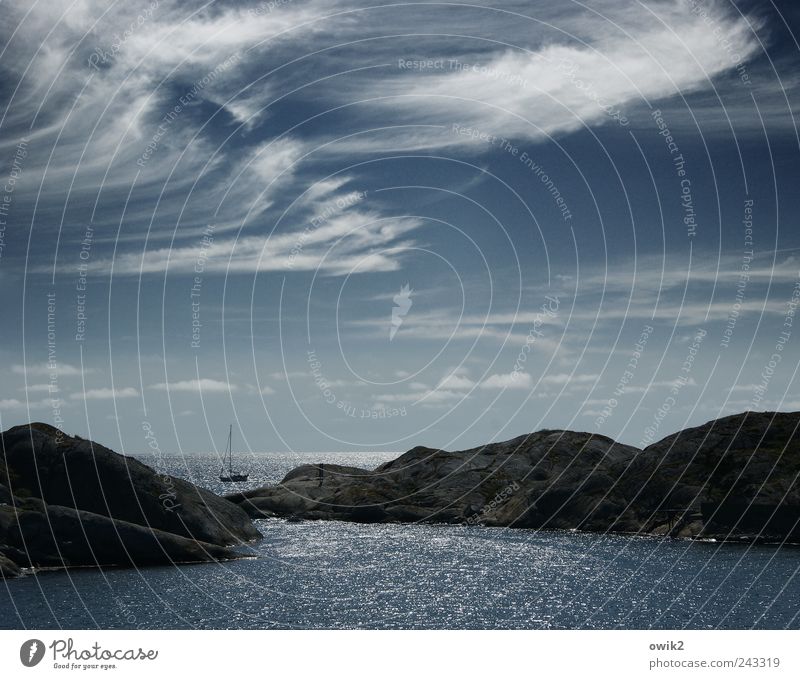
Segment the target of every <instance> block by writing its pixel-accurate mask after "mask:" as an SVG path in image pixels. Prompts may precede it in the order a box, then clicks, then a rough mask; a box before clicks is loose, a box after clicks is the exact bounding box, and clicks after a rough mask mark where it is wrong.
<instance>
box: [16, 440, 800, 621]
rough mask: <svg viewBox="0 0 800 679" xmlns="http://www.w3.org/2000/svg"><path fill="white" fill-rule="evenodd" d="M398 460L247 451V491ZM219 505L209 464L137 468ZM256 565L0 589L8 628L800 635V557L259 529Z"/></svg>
mask: <svg viewBox="0 0 800 679" xmlns="http://www.w3.org/2000/svg"><path fill="white" fill-rule="evenodd" d="M395 456H396V454H395V453H365V452H355V453H262V454H250V455H249V456H248V457H247V458H246V461H245V462H244V466H246V467H247V468H248V471H249V472H250V475H251V477H250V478H251V481H250V482H248V483H247V484H239V485H238V487H240V488H247V487H255V486H259V485H264V484H267V483H275V482H277V481H279V480H280V479H281V478H282V477H283V476H284V475H285V474H286V473H287V472H288V471H289V470H290V469H292V468H294V467H295V466H297V465H299V464H303V463H314V462H325V463H338V464H346V465H355V466H359V467H365V468H373V467H375V466H377V465H379V464H380V463H382V462H384V461H386V460H389V459H392V458H393V457H395ZM137 457H139V458H140V459H141V460H142V461H143V462H145V463H148V464H151V465H152V466H154V467H155V468H157V469H158V471H159V472H162V473H169V474H171V475H174V476H178V477H182V478H185V479H188V480H190V481H192V482H193V483H196V484H198V485H200V486H204V487H206V488H209V489H210V490H213V491H215V492H217V493H224V492H230V491H231V489H232V488H231V484H222V483H220V482H219V479H218V475H219V458H218V457H217V456H216V455H212V454H207V455H205V454H193V455H175V456H168V455H166V456H159V458H158V459H155V458H153V457H151V456H148V455H141V456H137ZM256 523H257V526H258V528H259V530H260V531H261V533H262V534H263V536H264V538H263V540H260V541H259V542H257V543H256V544H253V545H251V546H249V547H248V548H246V549H245V550H243V551H244V552H245V553H246V554H247V557H246V558H243V559H239V560H234V561H227V562H223V563H216V564H195V565H174V566H164V567H154V568H141V569H137V568H79V569H70V570H61V571H40V572H36V573H31V574H29V575H26V576H25V577H22V578H17V579H13V580H6V581H4V582H2V583H0V628H3V629H27V628H31V629H59V628H61V629H96V628H99V629H269V628H278V629H440V628H444V629H684V628H685V629H751V628H758V629H785V628H787V629H798V628H800V573H799V572H798V571H800V548H799V547H793V546H777V545H775V546H770V545H760V546H747V545H737V544H721V543H713V542H690V541H682V540H670V539H663V538H655V537H633V536H624V535H601V534H590V533H578V532H567V531H534V530H523V529H504V528H483V527H478V526H444V525H442V526H436V525H418V524H410V525H398V524H374V525H373V524H370V525H366V524H354V523H346V522H339V521H301V522H287V521H284V520H280V519H268V520H259V521H257V522H256Z"/></svg>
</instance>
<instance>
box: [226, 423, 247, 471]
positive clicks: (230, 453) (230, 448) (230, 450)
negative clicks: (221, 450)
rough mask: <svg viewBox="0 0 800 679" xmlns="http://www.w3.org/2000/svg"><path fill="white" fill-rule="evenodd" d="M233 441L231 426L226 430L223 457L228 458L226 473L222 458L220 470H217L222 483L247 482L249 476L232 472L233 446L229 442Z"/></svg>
mask: <svg viewBox="0 0 800 679" xmlns="http://www.w3.org/2000/svg"><path fill="white" fill-rule="evenodd" d="M232 440H233V425H230V427H229V428H228V445H227V446H226V448H225V457H227V458H228V473H227V474H226V473H225V464H224V463H225V458H224V457H223V458H222V462H223V465H222V468H221V469H220V470H219V480H220V481H222V482H223V483H232V482H234V481H247V477H248V476H250V474H239V473H238V472H234V471H233V446H232V445H231V442H232Z"/></svg>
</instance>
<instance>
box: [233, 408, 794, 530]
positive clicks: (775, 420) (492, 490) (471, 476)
mask: <svg viewBox="0 0 800 679" xmlns="http://www.w3.org/2000/svg"><path fill="white" fill-rule="evenodd" d="M799 427H800V413H769V412H767V413H756V412H746V413H742V414H739V415H733V416H730V417H724V418H721V419H718V420H713V421H711V422H708V423H707V424H705V425H702V426H700V427H694V428H691V429H686V430H683V431H680V432H678V433H676V434H673V435H672V436H668V437H666V438H665V439H663V440H661V441H659V442H657V443H654V444H652V445H650V446H648V447H647V448H645V449H643V450H640V449H638V448H634V447H632V446H627V445H623V444H620V443H617V442H615V441H613V440H612V439H610V438H607V437H605V436H600V435H597V434H590V433H582V432H573V431H563V430H555V431H554V430H543V431H539V432H536V433H534V434H528V435H525V436H520V437H518V438H515V439H512V440H510V441H505V442H502V443H491V444H487V445H484V446H480V447H478V448H473V449H470V450H464V451H458V452H450V451H445V450H437V449H432V448H424V447H417V448H413V449H412V450H409V451H408V452H407V453H405V454H403V455H401V456H400V457H398V458H397V459H395V460H392V461H390V462H387V463H385V464H383V465H381V466H379V467H377V468H376V469H374V470H367V469H359V468H354V467H343V466H339V465H332V464H324V465H303V466H300V467H297V468H296V469H294V470H292V471H291V472H289V473H288V474H287V475H286V477H285V478H284V479H283V480H282V481H281V482H280V483H279V484H277V485H274V486H267V487H263V488H258V489H255V490H251V491H247V492H244V493H235V494H232V495H229V496H226V497H227V499H229V500H231V501H232V502H235V503H237V504H239V505H240V506H241V507H242V508H243V509H244V510H245V511H246V512H247V513H248V514H249V515H250V516H251V517H253V518H264V517H284V518H290V519H330V520H343V521H356V522H425V523H451V524H454V523H457V524H466V525H471V524H479V525H485V526H506V527H512V528H532V529H572V530H582V531H592V532H619V533H628V534H631V533H633V534H646V535H667V536H671V537H681V538H698V539H714V540H728V541H739V542H742V541H744V542H778V543H786V542H792V543H798V542H800V484H798V476H800V432H798V428H799Z"/></svg>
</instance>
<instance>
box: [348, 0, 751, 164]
mask: <svg viewBox="0 0 800 679" xmlns="http://www.w3.org/2000/svg"><path fill="white" fill-rule="evenodd" d="M705 8H706V9H707V10H708V13H709V14H710V15H711V17H712V19H713V21H714V28H715V30H718V34H716V35H714V36H713V37H712V36H711V35H709V28H708V26H707V24H706V22H705V21H704V19H703V18H702V17H699V16H697V15H696V14H693V13H692V12H691V11H690V10H691V8H690V6H689V5H688V4H685V3H680V2H669V3H667V2H665V3H658V4H656V5H654V4H649V5H647V6H645V5H642V4H634V5H631V4H625V3H614V4H612V3H606V4H604V6H603V7H602V12H603V13H604V14H605V16H602V17H598V16H596V15H591V14H588V13H582V14H581V13H580V10H579V9H578V8H577V7H572V9H569V8H566V9H565V8H563V7H562V6H560V5H559V10H560V12H559V15H558V16H557V17H554V18H553V19H551V21H552V22H553V23H554V24H555V25H558V26H559V27H560V28H564V29H567V30H569V28H571V27H574V28H575V33H577V34H579V35H580V37H581V38H583V40H585V43H584V44H581V43H580V42H579V41H578V40H575V39H569V38H562V39H561V40H560V41H559V42H554V41H553V40H552V39H551V40H546V41H543V42H544V46H543V47H541V48H539V49H537V50H533V51H528V50H525V51H523V50H515V51H511V50H507V51H503V52H495V53H494V54H490V55H488V56H486V55H481V56H472V57H470V55H469V54H467V55H465V56H459V59H458V60H456V61H457V63H455V62H451V61H449V59H451V58H452V57H453V56H454V55H452V54H448V55H443V57H444V58H443V64H442V65H441V66H440V67H438V68H430V69H424V70H419V69H414V68H412V69H403V68H402V67H399V66H398V71H399V72H400V76H399V77H395V78H385V77H383V78H382V79H380V80H378V79H375V80H373V81H371V82H370V83H369V86H368V88H367V89H368V92H363V93H354V92H351V91H348V92H347V94H348V96H350V97H353V96H358V94H363V95H364V96H366V95H367V94H369V96H371V97H374V98H375V100H376V103H375V104H374V105H375V106H376V107H379V108H380V109H381V110H383V111H384V112H388V111H391V112H393V113H397V114H399V115H401V116H402V115H405V117H406V118H407V119H408V120H409V121H411V120H413V121H414V122H415V123H417V124H419V123H427V124H429V125H433V126H435V125H437V124H438V125H443V126H444V127H443V128H439V129H435V128H428V130H427V131H426V130H425V129H424V128H421V127H415V128H413V129H411V130H410V131H409V132H406V131H405V130H403V129H399V130H398V131H397V132H396V133H395V134H394V136H393V137H387V136H386V135H383V136H382V138H381V141H380V142H379V141H378V140H371V139H368V140H365V139H364V138H363V137H362V138H359V139H357V140H355V141H354V142H353V144H352V149H353V150H369V149H375V148H376V144H378V146H377V148H381V146H380V144H381V143H382V144H383V146H382V148H398V147H403V148H406V149H408V148H409V147H417V148H421V147H425V148H431V147H437V146H455V145H470V146H472V147H473V148H474V147H478V146H479V145H484V146H486V142H484V141H474V140H471V139H470V137H469V136H464V135H458V134H454V133H452V132H451V131H450V129H451V126H452V124H453V123H454V122H455V123H459V124H461V125H462V126H464V127H469V128H473V129H477V130H478V131H479V132H483V133H485V134H488V135H492V134H496V135H501V136H502V137H505V138H512V139H519V138H524V139H530V140H534V141H538V140H541V139H544V138H547V137H549V136H551V135H556V134H560V133H565V132H571V131H574V130H578V129H580V128H582V127H583V126H584V125H596V124H603V123H607V122H612V121H613V119H612V118H611V117H610V116H609V114H608V113H607V110H609V109H614V110H620V111H621V113H622V114H623V115H624V113H625V110H626V107H629V106H632V105H638V104H640V103H641V102H645V101H646V102H650V103H652V102H653V101H657V100H659V99H665V98H668V97H671V96H673V95H675V94H678V93H681V94H684V95H685V94H687V93H689V92H691V91H694V90H696V89H699V88H701V87H709V86H710V83H709V79H710V78H712V77H714V76H716V75H718V74H720V73H722V72H724V71H726V70H731V69H732V68H733V66H732V63H731V59H730V55H729V54H728V53H727V52H726V51H725V50H724V49H723V48H722V47H721V46H720V43H721V42H722V41H730V44H732V45H734V46H735V49H736V52H737V53H738V55H740V56H741V58H742V59H743V60H744V61H747V60H748V59H749V58H750V57H752V56H753V55H754V54H755V53H756V52H757V50H758V49H759V43H758V41H757V39H756V36H755V35H754V34H753V31H752V29H751V26H756V27H758V26H759V25H760V22H759V21H758V20H757V19H754V17H747V18H744V17H741V16H740V15H738V13H734V12H729V11H725V10H724V8H722V7H721V6H719V5H716V6H712V5H706V6H705ZM557 11H558V10H557ZM748 22H749V23H748ZM531 30H535V29H534V28H533V27H531ZM623 31H624V32H623ZM395 64H398V62H397V58H396V57H395Z"/></svg>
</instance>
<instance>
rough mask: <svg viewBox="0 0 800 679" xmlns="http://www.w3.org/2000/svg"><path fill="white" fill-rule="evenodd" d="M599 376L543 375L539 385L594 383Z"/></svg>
mask: <svg viewBox="0 0 800 679" xmlns="http://www.w3.org/2000/svg"><path fill="white" fill-rule="evenodd" d="M598 377H600V375H597V374H589V375H580V374H570V373H559V374H557V375H545V376H544V377H542V379H541V384H586V383H587V382H594V381H595V380H597V378H598Z"/></svg>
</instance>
